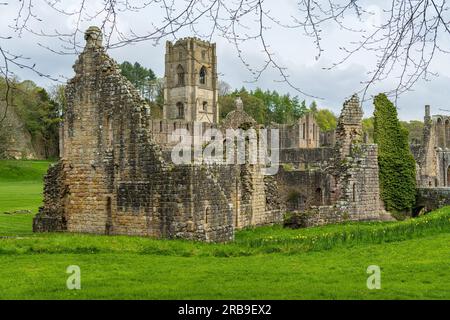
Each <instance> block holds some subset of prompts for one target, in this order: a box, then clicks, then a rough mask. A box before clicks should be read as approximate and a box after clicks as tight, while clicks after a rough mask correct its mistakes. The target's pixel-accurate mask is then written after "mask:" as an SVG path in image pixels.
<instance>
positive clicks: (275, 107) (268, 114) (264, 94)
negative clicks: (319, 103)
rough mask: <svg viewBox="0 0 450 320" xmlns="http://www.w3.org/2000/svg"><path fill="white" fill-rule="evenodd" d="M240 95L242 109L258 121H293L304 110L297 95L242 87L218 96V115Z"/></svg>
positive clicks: (225, 112)
mask: <svg viewBox="0 0 450 320" xmlns="http://www.w3.org/2000/svg"><path fill="white" fill-rule="evenodd" d="M237 96H240V97H241V99H242V102H243V103H244V110H245V111H246V112H247V113H248V114H249V115H250V116H252V117H253V118H254V119H255V120H256V121H257V122H258V123H261V124H268V123H271V122H276V123H294V122H295V121H296V120H298V119H299V118H301V117H302V116H303V115H304V114H305V113H306V112H307V108H306V104H305V102H304V101H303V102H300V100H299V99H298V97H297V96H294V97H291V96H290V95H289V94H280V93H278V92H276V91H269V90H267V91H263V90H261V89H260V88H257V89H255V90H254V91H247V90H246V89H245V88H244V87H242V88H241V89H240V90H235V91H234V92H232V93H230V94H227V95H224V96H220V97H219V104H220V109H221V111H220V116H221V118H222V119H223V118H224V117H225V116H226V115H227V114H228V112H230V111H232V110H233V109H234V100H235V98H236V97H237Z"/></svg>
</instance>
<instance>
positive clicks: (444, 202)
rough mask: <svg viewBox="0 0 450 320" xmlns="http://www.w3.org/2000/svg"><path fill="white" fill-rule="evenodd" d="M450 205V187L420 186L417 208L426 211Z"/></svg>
mask: <svg viewBox="0 0 450 320" xmlns="http://www.w3.org/2000/svg"><path fill="white" fill-rule="evenodd" d="M448 205H450V188H418V189H417V201H416V207H417V208H419V209H420V208H424V209H425V211H426V212H428V211H432V210H436V209H439V208H441V207H443V206H448Z"/></svg>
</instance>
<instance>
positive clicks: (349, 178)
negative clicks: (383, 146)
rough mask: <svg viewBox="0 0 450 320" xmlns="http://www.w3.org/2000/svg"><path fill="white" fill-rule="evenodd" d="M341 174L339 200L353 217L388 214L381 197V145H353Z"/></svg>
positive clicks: (342, 206) (361, 218)
mask: <svg viewBox="0 0 450 320" xmlns="http://www.w3.org/2000/svg"><path fill="white" fill-rule="evenodd" d="M338 170H339V171H340V174H339V175H338V177H337V184H338V186H339V201H340V206H341V208H342V210H343V211H344V212H347V213H348V214H349V218H350V219H351V220H378V219H379V218H380V213H384V206H383V204H382V201H381V199H380V187H379V168H378V146H377V145H375V144H353V145H352V149H351V153H350V155H349V156H347V157H346V158H345V159H343V160H342V163H341V167H340V168H339V169H338Z"/></svg>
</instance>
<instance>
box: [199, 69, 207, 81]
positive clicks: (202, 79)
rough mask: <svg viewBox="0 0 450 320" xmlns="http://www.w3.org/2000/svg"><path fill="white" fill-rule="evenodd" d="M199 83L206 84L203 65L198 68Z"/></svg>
mask: <svg viewBox="0 0 450 320" xmlns="http://www.w3.org/2000/svg"><path fill="white" fill-rule="evenodd" d="M200 83H201V84H206V68H205V67H204V66H203V67H202V68H201V69H200Z"/></svg>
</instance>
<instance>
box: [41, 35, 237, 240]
mask: <svg viewBox="0 0 450 320" xmlns="http://www.w3.org/2000/svg"><path fill="white" fill-rule="evenodd" d="M86 40H87V45H86V48H85V50H84V51H83V53H82V54H81V55H80V56H79V58H78V61H77V62H76V64H75V66H74V69H75V72H76V76H75V77H74V78H73V79H72V80H70V81H69V83H68V85H67V89H66V94H67V111H66V114H65V121H64V133H63V137H62V139H63V145H64V148H63V151H62V160H61V162H62V163H63V165H62V166H59V167H57V168H56V169H54V170H56V172H53V171H51V172H49V176H48V179H47V180H46V190H47V191H46V201H45V203H44V207H43V208H42V209H41V213H40V214H39V215H38V216H37V217H36V219H35V222H34V226H35V231H55V230H56V229H55V227H54V225H53V224H49V223H45V217H47V216H59V217H61V220H63V221H65V229H66V230H67V231H70V232H87V233H98V234H105V233H106V234H127V235H145V236H155V237H168V238H173V237H182V238H188V239H196V240H206V241H228V240H231V239H232V238H233V235H234V229H233V221H232V211H231V209H230V206H229V203H228V200H227V198H226V196H225V195H224V193H223V192H221V191H220V185H219V184H218V183H217V181H215V180H214V178H213V177H212V176H211V173H210V172H209V170H208V168H207V167H205V166H193V165H179V166H174V165H172V164H170V163H167V162H166V161H165V160H164V158H163V154H162V152H161V150H160V148H159V146H158V145H157V144H156V143H155V142H154V141H153V140H152V135H151V128H150V126H151V118H150V112H149V110H150V109H149V107H148V106H147V105H146V103H145V102H144V101H142V100H141V99H140V97H139V94H138V92H137V91H136V90H135V89H134V88H133V86H132V85H131V84H130V83H129V82H128V81H127V80H126V79H125V78H124V77H122V76H121V74H120V69H119V67H118V65H117V64H116V63H115V62H114V61H113V60H112V59H111V58H109V57H108V56H107V55H106V53H105V51H104V48H103V47H102V46H101V34H100V31H99V30H98V29H97V28H90V29H89V30H88V31H87V33H86ZM55 176H56V177H58V178H57V179H61V181H60V182H59V185H64V186H65V190H66V192H64V193H59V194H58V193H55V192H51V190H49V188H50V185H51V184H52V183H53V182H54V180H55V178H54V177H55ZM47 193H48V194H47Z"/></svg>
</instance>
